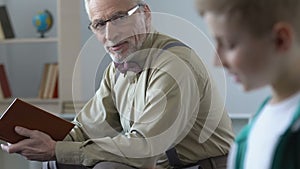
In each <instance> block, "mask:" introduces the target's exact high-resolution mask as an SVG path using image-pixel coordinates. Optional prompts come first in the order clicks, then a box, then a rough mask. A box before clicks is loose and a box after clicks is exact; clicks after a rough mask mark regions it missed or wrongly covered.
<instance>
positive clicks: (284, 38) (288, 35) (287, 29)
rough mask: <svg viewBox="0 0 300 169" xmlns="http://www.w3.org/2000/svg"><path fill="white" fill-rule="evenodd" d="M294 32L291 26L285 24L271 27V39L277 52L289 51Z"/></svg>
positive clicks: (281, 23)
mask: <svg viewBox="0 0 300 169" xmlns="http://www.w3.org/2000/svg"><path fill="white" fill-rule="evenodd" d="M293 36H294V32H293V29H292V26H291V25H290V24H288V23H285V22H278V23H276V24H275V25H274V26H273V37H274V42H275V48H276V50H278V51H279V52H285V51H287V50H289V49H290V47H291V45H292V41H293V38H294V37H293Z"/></svg>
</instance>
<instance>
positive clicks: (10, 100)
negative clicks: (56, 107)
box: [0, 98, 59, 104]
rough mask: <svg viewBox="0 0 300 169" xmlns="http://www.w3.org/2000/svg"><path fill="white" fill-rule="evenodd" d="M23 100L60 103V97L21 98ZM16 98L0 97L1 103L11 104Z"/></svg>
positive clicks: (37, 102)
mask: <svg viewBox="0 0 300 169" xmlns="http://www.w3.org/2000/svg"><path fill="white" fill-rule="evenodd" d="M20 99H21V100H23V101H25V102H28V103H33V104H44V103H48V104H58V103H59V99H40V98H20ZM13 100H15V98H9V99H0V104H10V103H11V102H12V101H13Z"/></svg>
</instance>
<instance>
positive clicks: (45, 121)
mask: <svg viewBox="0 0 300 169" xmlns="http://www.w3.org/2000/svg"><path fill="white" fill-rule="evenodd" d="M16 126H21V127H25V128H28V129H31V130H39V131H42V132H44V133H46V134H48V135H50V137H51V138H52V139H53V140H56V141H60V140H63V139H64V138H65V137H66V135H67V134H68V133H69V132H70V130H71V129H72V128H73V127H74V124H73V123H71V122H68V121H66V120H64V119H61V118H59V117H57V116H55V115H53V114H51V113H48V112H46V111H44V110H42V109H40V108H38V107H35V106H33V105H31V104H28V103H26V102H24V101H22V100H20V99H15V100H14V101H13V102H12V104H11V105H10V106H9V107H8V108H7V110H6V111H5V112H4V113H3V115H2V116H1V118H0V139H1V140H4V141H6V142H8V143H17V142H19V141H20V140H23V139H25V138H26V137H24V136H20V135H18V134H17V133H16V132H15V130H14V128H15V127H16Z"/></svg>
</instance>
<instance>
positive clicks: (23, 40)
mask: <svg viewBox="0 0 300 169" xmlns="http://www.w3.org/2000/svg"><path fill="white" fill-rule="evenodd" d="M47 42H58V38H55V37H54V38H20V39H18V38H16V39H4V40H0V44H16V43H47Z"/></svg>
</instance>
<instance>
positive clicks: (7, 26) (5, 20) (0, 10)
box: [0, 6, 15, 39]
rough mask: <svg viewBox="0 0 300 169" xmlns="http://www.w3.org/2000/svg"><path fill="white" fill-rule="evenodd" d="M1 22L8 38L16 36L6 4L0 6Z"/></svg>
mask: <svg viewBox="0 0 300 169" xmlns="http://www.w3.org/2000/svg"><path fill="white" fill-rule="evenodd" d="M0 24H1V26H2V30H3V33H4V36H5V38H6V39H9V38H14V37H15V34H14V31H13V28H12V24H11V21H10V18H9V15H8V12H7V10H6V7H5V6H0Z"/></svg>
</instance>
